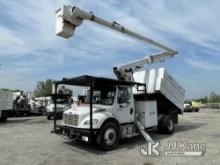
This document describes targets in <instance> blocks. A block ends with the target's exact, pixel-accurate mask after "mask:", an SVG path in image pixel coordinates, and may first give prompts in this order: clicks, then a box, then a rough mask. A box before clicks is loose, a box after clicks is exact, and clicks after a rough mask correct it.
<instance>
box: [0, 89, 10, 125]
mask: <svg viewBox="0 0 220 165" xmlns="http://www.w3.org/2000/svg"><path fill="white" fill-rule="evenodd" d="M12 110H13V93H12V92H8V91H0V121H2V122H6V121H7V118H8V113H9V112H10V111H12Z"/></svg>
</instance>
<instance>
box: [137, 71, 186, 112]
mask: <svg viewBox="0 0 220 165" xmlns="http://www.w3.org/2000/svg"><path fill="white" fill-rule="evenodd" d="M133 76H134V80H135V82H140V83H145V84H146V94H145V95H148V96H147V98H151V99H155V100H157V101H160V100H161V101H162V102H165V104H170V105H166V106H167V107H175V108H177V109H178V110H179V112H180V113H182V112H183V109H184V106H183V104H184V98H185V90H184V89H183V88H182V87H181V86H180V85H179V84H178V82H177V81H176V80H175V79H174V78H173V77H172V76H171V75H170V74H169V73H168V72H167V71H166V70H165V69H164V68H158V69H150V70H141V71H137V72H135V73H134V75H133ZM140 88H141V87H140ZM140 88H139V90H137V88H135V87H134V88H133V93H134V95H136V96H138V95H142V96H143V97H145V95H144V93H145V92H144V87H142V89H141V90H140ZM139 99H140V97H139ZM158 99H160V100H158Z"/></svg>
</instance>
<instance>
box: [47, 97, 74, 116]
mask: <svg viewBox="0 0 220 165" xmlns="http://www.w3.org/2000/svg"><path fill="white" fill-rule="evenodd" d="M47 99H48V104H47V106H46V115H47V119H48V120H50V119H51V117H54V108H55V101H56V118H62V116H63V112H64V111H65V110H67V109H68V108H70V107H71V96H70V95H64V94H63V95H59V97H56V99H54V95H52V96H51V97H47Z"/></svg>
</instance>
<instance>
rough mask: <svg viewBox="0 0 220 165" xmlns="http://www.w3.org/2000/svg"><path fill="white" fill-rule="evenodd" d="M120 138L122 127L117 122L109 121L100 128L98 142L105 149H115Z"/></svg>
mask: <svg viewBox="0 0 220 165" xmlns="http://www.w3.org/2000/svg"><path fill="white" fill-rule="evenodd" d="M119 140H120V128H119V127H118V125H117V124H116V123H115V122H112V121H108V122H106V123H105V124H104V125H103V126H102V127H101V129H100V131H99V134H98V137H97V144H98V146H99V148H101V149H102V150H105V151H109V150H113V149H115V148H116V147H117V145H118V142H119Z"/></svg>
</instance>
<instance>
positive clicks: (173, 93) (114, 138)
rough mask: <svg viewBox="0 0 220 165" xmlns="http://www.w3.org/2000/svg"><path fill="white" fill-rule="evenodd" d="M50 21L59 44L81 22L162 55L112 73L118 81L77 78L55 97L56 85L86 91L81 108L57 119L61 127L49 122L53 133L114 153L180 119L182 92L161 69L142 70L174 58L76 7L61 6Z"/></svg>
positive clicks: (172, 52) (169, 51) (65, 81)
mask: <svg viewBox="0 0 220 165" xmlns="http://www.w3.org/2000/svg"><path fill="white" fill-rule="evenodd" d="M56 18H57V19H56V21H57V22H56V34H57V35H58V36H61V37H64V38H69V37H71V36H73V34H74V30H75V29H76V28H77V27H78V26H79V25H81V24H82V22H83V20H90V21H93V22H95V23H98V24H101V25H103V26H106V27H108V28H111V29H113V30H116V31H118V32H122V33H123V34H127V35H129V36H131V37H133V38H136V39H139V40H141V41H144V42H146V43H148V44H151V45H153V46H157V47H159V48H161V49H163V50H165V51H164V52H159V53H157V54H154V55H150V56H146V57H144V58H142V59H138V60H135V61H132V62H130V63H127V64H122V65H119V66H116V67H114V68H113V71H114V74H115V75H116V77H117V78H118V80H116V79H110V78H103V77H94V76H88V75H83V76H79V77H75V78H71V79H67V78H65V79H63V80H61V81H56V82H55V89H56V90H55V95H57V88H58V86H59V85H73V86H83V87H89V90H88V92H87V96H86V99H85V103H84V104H82V105H80V106H74V107H72V108H69V109H68V110H66V111H65V112H64V113H63V120H62V124H61V125H57V123H56V117H55V120H54V132H55V133H58V134H62V135H63V136H68V137H69V138H73V139H78V140H82V141H86V142H96V143H97V144H98V145H99V147H100V148H101V149H103V150H111V149H114V148H115V147H117V145H118V142H119V140H120V139H124V138H131V137H134V136H137V135H139V134H142V135H143V137H144V138H145V139H146V140H147V141H153V140H152V139H151V137H150V136H149V135H148V134H147V132H146V129H148V128H152V127H157V128H158V129H159V130H160V131H161V132H163V133H168V134H171V133H173V131H174V128H175V127H174V124H177V123H178V114H182V113H183V103H184V97H185V91H184V89H183V88H182V87H181V86H180V85H179V84H178V83H177V81H176V80H175V79H174V78H173V77H172V76H171V75H170V74H169V73H168V72H167V71H166V70H165V69H164V68H159V69H145V68H144V65H145V64H152V63H155V62H160V61H164V60H165V59H167V58H170V57H172V56H174V55H175V54H176V53H177V52H176V51H175V50H173V49H171V48H168V47H167V46H165V45H163V44H161V43H159V42H156V41H154V40H152V39H149V38H147V37H144V36H142V35H140V34H137V33H135V32H133V31H131V30H129V29H127V28H125V27H123V26H121V25H120V24H118V23H116V22H109V21H107V20H104V19H102V18H100V17H97V16H95V15H94V14H93V13H92V12H90V13H88V12H86V11H83V10H81V9H79V8H78V7H72V6H66V5H64V6H63V7H62V8H60V9H58V10H57V11H56ZM56 115H57V110H56V108H55V116H56Z"/></svg>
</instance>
